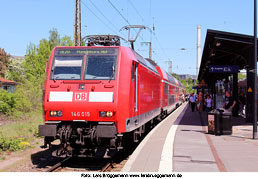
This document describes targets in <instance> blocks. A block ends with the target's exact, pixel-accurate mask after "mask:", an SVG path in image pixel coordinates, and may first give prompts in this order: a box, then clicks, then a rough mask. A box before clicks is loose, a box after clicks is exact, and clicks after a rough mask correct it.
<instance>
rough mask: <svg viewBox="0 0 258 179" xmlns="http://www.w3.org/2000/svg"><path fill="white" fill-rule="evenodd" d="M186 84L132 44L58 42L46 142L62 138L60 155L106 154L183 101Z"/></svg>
mask: <svg viewBox="0 0 258 179" xmlns="http://www.w3.org/2000/svg"><path fill="white" fill-rule="evenodd" d="M166 87H167V89H166ZM181 88H183V87H181V86H179V83H178V81H176V80H175V79H174V78H173V77H172V76H170V75H168V74H167V73H165V72H164V71H163V70H161V69H160V68H159V67H157V68H155V67H154V66H153V65H152V64H151V63H149V62H148V61H147V60H145V59H144V58H143V57H141V56H140V55H139V54H137V53H136V52H135V51H133V50H132V49H131V48H128V47H122V46H101V47H100V46H88V47H86V46H85V47H82V46H80V47H55V48H54V49H53V51H52V53H51V56H50V58H49V61H48V62H47V64H46V80H45V85H44V99H43V100H44V118H45V124H44V125H40V126H39V135H40V136H44V137H45V139H44V140H45V146H47V144H49V145H50V144H51V142H52V141H54V140H55V139H59V140H60V145H61V147H62V150H59V152H57V155H59V156H61V155H62V154H65V155H73V156H94V155H95V156H96V155H102V156H104V154H105V153H106V154H108V152H110V151H111V149H115V150H120V149H122V148H124V147H126V145H127V144H129V143H130V142H131V141H132V142H133V141H134V142H137V141H138V139H139V137H140V136H141V135H142V134H143V133H144V132H145V130H146V129H147V128H151V127H152V124H153V123H154V120H155V119H157V118H159V117H160V116H161V114H162V111H163V113H164V111H166V113H168V112H170V111H171V110H172V109H173V108H175V107H176V104H179V89H181ZM103 151H105V152H103Z"/></svg>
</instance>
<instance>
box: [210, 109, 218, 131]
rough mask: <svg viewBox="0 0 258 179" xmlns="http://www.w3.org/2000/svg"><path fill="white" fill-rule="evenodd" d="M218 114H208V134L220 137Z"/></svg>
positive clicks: (215, 112)
mask: <svg viewBox="0 0 258 179" xmlns="http://www.w3.org/2000/svg"><path fill="white" fill-rule="evenodd" d="M218 116H219V113H218V111H217V110H213V111H211V112H209V113H208V133H209V134H215V135H220V123H219V117H218Z"/></svg>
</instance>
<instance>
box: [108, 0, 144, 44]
mask: <svg viewBox="0 0 258 179" xmlns="http://www.w3.org/2000/svg"><path fill="white" fill-rule="evenodd" d="M107 1H108V2H109V4H110V5H111V6H112V7H113V8H114V9H115V10H116V12H117V13H118V14H119V15H120V16H121V17H122V18H123V19H124V21H125V22H126V23H127V24H128V25H131V24H130V22H129V21H128V19H126V18H125V16H124V15H123V14H122V13H121V12H120V11H119V9H118V8H117V7H116V6H115V5H114V4H113V3H112V2H111V1H110V0H107ZM134 31H135V32H136V30H135V29H134ZM136 33H137V32H136ZM139 37H140V38H141V39H142V40H144V39H143V37H142V36H141V35H139Z"/></svg>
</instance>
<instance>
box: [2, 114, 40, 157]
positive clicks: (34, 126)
mask: <svg viewBox="0 0 258 179" xmlns="http://www.w3.org/2000/svg"><path fill="white" fill-rule="evenodd" d="M27 116H28V117H27V119H26V120H17V119H16V120H11V121H9V123H7V124H5V125H2V126H0V152H3V151H17V150H20V149H25V148H28V147H31V146H32V143H33V141H35V138H37V136H38V125H39V124H42V123H43V116H42V113H41V112H40V111H39V112H34V113H31V114H29V115H27Z"/></svg>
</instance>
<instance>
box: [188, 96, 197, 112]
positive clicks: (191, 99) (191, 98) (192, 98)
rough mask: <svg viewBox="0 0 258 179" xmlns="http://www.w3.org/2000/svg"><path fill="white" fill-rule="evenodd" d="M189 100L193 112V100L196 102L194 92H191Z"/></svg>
mask: <svg viewBox="0 0 258 179" xmlns="http://www.w3.org/2000/svg"><path fill="white" fill-rule="evenodd" d="M189 101H190V104H191V108H192V112H194V108H195V102H196V97H195V95H194V93H192V94H191V96H190V99H189Z"/></svg>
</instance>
